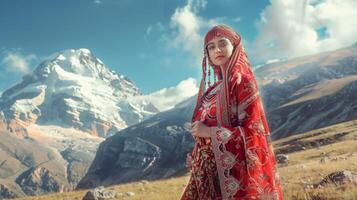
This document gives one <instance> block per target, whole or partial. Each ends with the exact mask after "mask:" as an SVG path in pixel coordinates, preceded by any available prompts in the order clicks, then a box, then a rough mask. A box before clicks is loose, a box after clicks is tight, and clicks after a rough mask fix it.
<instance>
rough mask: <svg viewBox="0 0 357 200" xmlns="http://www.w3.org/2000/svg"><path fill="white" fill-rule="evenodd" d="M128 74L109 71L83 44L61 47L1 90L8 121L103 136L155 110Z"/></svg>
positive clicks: (2, 105) (145, 116)
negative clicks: (81, 46) (77, 47)
mask: <svg viewBox="0 0 357 200" xmlns="http://www.w3.org/2000/svg"><path fill="white" fill-rule="evenodd" d="M140 95H141V93H140V91H139V89H138V88H137V87H136V86H135V84H134V83H133V82H132V81H131V80H130V79H128V78H127V77H125V76H123V75H120V74H118V73H116V72H114V71H110V70H109V69H108V68H107V67H106V66H105V65H104V64H103V62H102V61H100V60H99V59H98V58H96V57H95V56H94V55H93V54H92V53H91V52H90V51H89V50H88V49H77V50H73V49H71V50H65V51H62V52H60V53H56V54H54V55H52V56H51V57H50V58H49V59H48V60H46V61H44V62H42V63H41V64H40V65H39V66H38V67H37V68H36V69H35V70H34V71H33V72H32V73H31V74H29V75H26V76H24V77H23V80H22V82H21V83H19V84H17V85H15V86H13V87H12V88H10V89H8V90H6V91H4V93H3V94H2V96H1V99H0V109H1V110H2V111H3V112H4V114H5V118H6V119H7V121H10V120H16V121H20V122H21V123H25V124H31V123H37V124H55V125H60V126H62V127H74V128H76V129H79V130H82V131H85V132H90V133H92V134H93V135H99V136H101V137H106V136H107V135H108V134H109V135H110V134H113V133H115V132H117V131H118V130H121V129H123V128H126V127H127V126H130V125H133V124H135V123H138V122H140V121H142V120H143V119H145V118H147V117H149V116H151V115H153V114H155V113H156V112H158V110H157V109H156V108H155V106H154V105H153V104H151V103H150V102H148V101H146V100H145V99H143V98H136V97H138V96H140Z"/></svg>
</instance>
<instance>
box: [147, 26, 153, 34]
mask: <svg viewBox="0 0 357 200" xmlns="http://www.w3.org/2000/svg"><path fill="white" fill-rule="evenodd" d="M151 31H152V26H149V27H147V28H146V35H150V33H151Z"/></svg>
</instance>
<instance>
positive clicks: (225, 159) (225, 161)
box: [220, 152, 236, 169]
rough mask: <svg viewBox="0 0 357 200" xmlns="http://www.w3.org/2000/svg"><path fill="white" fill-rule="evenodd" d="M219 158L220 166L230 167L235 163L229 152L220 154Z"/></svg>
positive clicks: (234, 158)
mask: <svg viewBox="0 0 357 200" xmlns="http://www.w3.org/2000/svg"><path fill="white" fill-rule="evenodd" d="M220 160H221V164H222V166H223V167H225V168H228V169H230V168H232V167H233V165H234V164H235V163H236V157H235V156H234V155H233V154H232V153H230V152H226V153H225V154H222V155H220Z"/></svg>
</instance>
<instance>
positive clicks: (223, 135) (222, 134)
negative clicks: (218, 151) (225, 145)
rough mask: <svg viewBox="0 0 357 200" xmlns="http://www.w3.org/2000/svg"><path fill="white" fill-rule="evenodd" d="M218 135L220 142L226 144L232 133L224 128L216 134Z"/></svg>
mask: <svg viewBox="0 0 357 200" xmlns="http://www.w3.org/2000/svg"><path fill="white" fill-rule="evenodd" d="M218 135H219V137H220V139H221V141H222V142H226V141H227V140H229V139H230V137H231V136H232V132H231V131H230V130H228V129H226V128H222V129H221V131H220V132H218Z"/></svg>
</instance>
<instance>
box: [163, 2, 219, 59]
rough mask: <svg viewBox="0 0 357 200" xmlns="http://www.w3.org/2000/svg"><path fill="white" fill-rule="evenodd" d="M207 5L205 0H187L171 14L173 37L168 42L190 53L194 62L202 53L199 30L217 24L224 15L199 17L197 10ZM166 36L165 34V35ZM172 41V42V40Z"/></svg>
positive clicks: (200, 57) (201, 39) (201, 37)
mask: <svg viewBox="0 0 357 200" xmlns="http://www.w3.org/2000/svg"><path fill="white" fill-rule="evenodd" d="M206 5H207V1H205V0H188V1H187V4H186V5H185V6H184V7H179V8H176V10H175V13H174V14H173V15H172V16H171V22H170V26H171V29H172V30H174V32H173V35H174V36H173V38H172V39H170V40H167V41H169V42H170V43H169V44H172V45H174V47H176V48H182V49H183V50H184V51H186V52H189V53H191V54H192V55H193V56H194V58H195V60H196V62H198V63H200V60H201V59H202V55H203V54H202V53H203V36H202V35H201V34H200V32H201V31H202V30H203V29H206V28H209V27H212V26H214V25H216V24H219V23H220V22H221V21H222V20H224V19H225V18H224V17H220V18H214V19H204V18H202V17H200V16H199V15H198V14H199V11H200V10H202V9H204V8H205V7H206ZM165 37H167V36H165ZM172 41H173V42H172Z"/></svg>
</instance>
